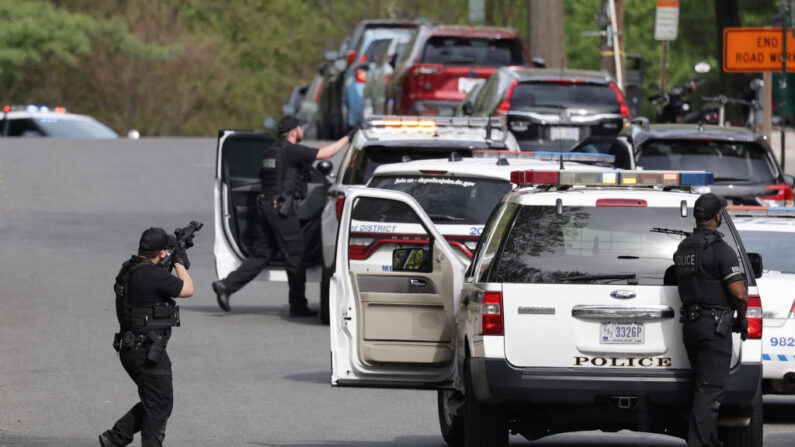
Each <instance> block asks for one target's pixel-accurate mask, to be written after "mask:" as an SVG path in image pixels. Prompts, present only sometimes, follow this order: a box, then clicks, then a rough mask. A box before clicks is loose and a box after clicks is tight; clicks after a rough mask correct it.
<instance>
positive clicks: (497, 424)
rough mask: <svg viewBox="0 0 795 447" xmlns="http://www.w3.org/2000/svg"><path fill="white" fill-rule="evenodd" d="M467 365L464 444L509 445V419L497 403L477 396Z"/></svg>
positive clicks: (476, 446) (474, 446)
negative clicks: (482, 400) (480, 400)
mask: <svg viewBox="0 0 795 447" xmlns="http://www.w3.org/2000/svg"><path fill="white" fill-rule="evenodd" d="M468 363H469V362H468V361H467V365H466V367H465V371H464V375H465V380H466V382H465V383H466V394H465V395H464V430H463V432H464V446H466V447H504V446H507V445H508V421H507V419H506V417H505V414H504V413H503V411H502V408H500V407H499V406H497V405H488V404H483V403H480V402H478V401H477V399H476V398H475V392H474V387H473V384H472V374H471V372H470V370H469V365H468Z"/></svg>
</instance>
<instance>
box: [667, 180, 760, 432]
mask: <svg viewBox="0 0 795 447" xmlns="http://www.w3.org/2000/svg"><path fill="white" fill-rule="evenodd" d="M725 206H726V201H725V200H724V199H723V198H721V197H719V196H716V195H715V194H711V193H710V194H704V195H702V196H701V197H699V198H698V200H696V203H695V206H694V211H693V214H694V215H695V218H696V225H697V226H696V228H695V229H694V230H693V234H692V235H690V236H688V237H687V238H685V239H684V240H682V242H681V243H680V244H679V247H678V249H677V250H676V253H674V269H675V272H676V279H677V282H678V284H677V285H678V288H679V297H680V298H681V299H682V309H681V312H682V318H681V321H682V322H683V325H682V333H683V339H684V343H685V348H686V349H687V355H688V358H689V360H690V365H691V367H692V368H693V372H694V377H693V386H694V396H693V407H692V409H691V412H690V427H689V429H688V436H687V445H688V446H690V447H693V446H720V445H722V444H721V443H720V441H718V410H719V409H720V404H721V401H722V399H723V394H724V392H725V390H726V384H727V382H728V378H729V364H730V361H731V356H732V337H731V332H732V331H733V332H739V333H740V334H741V337H742V339H743V340H745V339H746V338H748V320H747V319H746V318H745V311H746V309H747V308H748V289H747V288H746V285H745V274H744V273H743V270H742V268H741V267H740V263H739V260H738V257H737V253H735V252H734V250H732V248H731V247H730V246H729V244H727V243H726V242H724V241H723V240H722V239H721V237H722V234H721V233H719V232H718V231H716V229H717V228H718V227H719V226H720V225H721V223H722V222H723V213H724V209H723V208H724V207H725ZM735 311H736V312H737V318H736V319H735V318H734V317H733V315H734V312H735Z"/></svg>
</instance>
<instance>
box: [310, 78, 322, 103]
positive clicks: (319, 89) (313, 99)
mask: <svg viewBox="0 0 795 447" xmlns="http://www.w3.org/2000/svg"><path fill="white" fill-rule="evenodd" d="M321 90H323V81H321V82H319V83H318V84H317V90H315V97H314V98H312V101H313V102H314V103H315V104H317V102H318V101H319V100H320V91H321Z"/></svg>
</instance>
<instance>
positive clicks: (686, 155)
mask: <svg viewBox="0 0 795 447" xmlns="http://www.w3.org/2000/svg"><path fill="white" fill-rule="evenodd" d="M638 157H639V158H638V162H637V165H638V166H640V167H642V168H643V169H659V170H675V171H685V170H689V171H699V170H703V171H709V172H712V173H714V174H715V183H721V182H723V183H730V182H754V183H773V182H775V177H774V172H775V171H774V169H773V166H772V163H771V160H770V157H769V156H768V154H767V151H766V150H765V149H764V148H763V147H762V146H759V145H758V144H756V143H740V142H734V141H699V140H651V141H648V142H646V143H644V144H643V146H641V148H640V154H639V156H638Z"/></svg>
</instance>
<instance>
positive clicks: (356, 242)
mask: <svg viewBox="0 0 795 447" xmlns="http://www.w3.org/2000/svg"><path fill="white" fill-rule="evenodd" d="M383 244H416V245H427V244H428V236H426V235H424V234H378V233H351V238H350V240H349V241H348V255H349V256H350V258H351V259H356V260H363V259H367V258H369V257H370V255H372V254H373V252H374V251H375V249H376V248H378V246H379V245H383Z"/></svg>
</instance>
